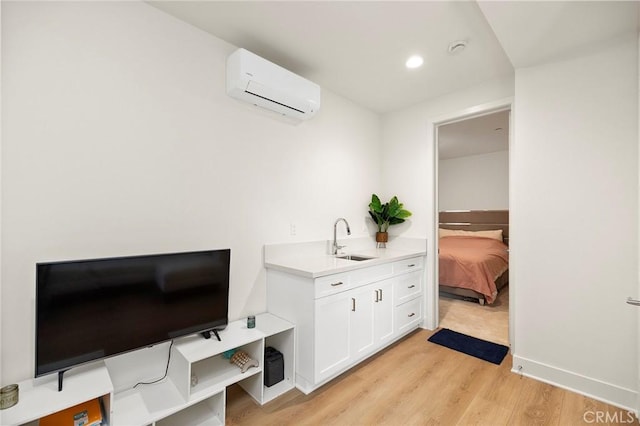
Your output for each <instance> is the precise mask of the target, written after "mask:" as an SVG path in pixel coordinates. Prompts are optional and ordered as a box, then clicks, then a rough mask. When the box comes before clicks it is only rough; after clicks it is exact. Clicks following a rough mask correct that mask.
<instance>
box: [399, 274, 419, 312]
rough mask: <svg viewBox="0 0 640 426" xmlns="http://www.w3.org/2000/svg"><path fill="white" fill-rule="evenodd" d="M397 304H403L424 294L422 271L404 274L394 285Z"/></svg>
mask: <svg viewBox="0 0 640 426" xmlns="http://www.w3.org/2000/svg"><path fill="white" fill-rule="evenodd" d="M393 293H394V298H395V304H396V306H397V305H401V304H403V303H405V302H408V301H409V300H411V299H415V298H416V297H418V296H419V295H421V294H422V271H415V272H411V273H409V274H404V275H402V276H400V277H398V278H396V279H395V283H394V285H393Z"/></svg>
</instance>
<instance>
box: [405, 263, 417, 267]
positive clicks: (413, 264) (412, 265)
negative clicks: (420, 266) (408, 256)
mask: <svg viewBox="0 0 640 426" xmlns="http://www.w3.org/2000/svg"><path fill="white" fill-rule="evenodd" d="M414 266H416V264H415V263H411V264H409V265H407V268H413V267H414Z"/></svg>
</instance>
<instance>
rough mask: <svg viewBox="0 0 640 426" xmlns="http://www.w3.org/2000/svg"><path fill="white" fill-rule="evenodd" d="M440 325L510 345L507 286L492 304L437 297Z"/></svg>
mask: <svg viewBox="0 0 640 426" xmlns="http://www.w3.org/2000/svg"><path fill="white" fill-rule="evenodd" d="M439 313H440V327H442V328H448V329H450V330H455V331H457V332H460V333H464V334H468V335H469V336H473V337H477V338H479V339H484V340H488V341H490V342H494V343H499V344H501V345H505V346H509V286H507V287H505V288H503V289H502V290H501V291H500V293H498V297H497V298H496V301H495V302H493V303H492V304H491V305H484V306H482V305H480V304H478V303H476V302H469V301H466V300H461V299H453V298H450V297H446V296H440V305H439Z"/></svg>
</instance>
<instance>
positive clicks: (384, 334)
mask: <svg viewBox="0 0 640 426" xmlns="http://www.w3.org/2000/svg"><path fill="white" fill-rule="evenodd" d="M393 283H394V280H393V279H390V280H385V281H381V282H379V283H376V284H374V285H373V287H374V289H375V300H374V305H373V307H374V315H373V318H374V326H373V329H374V330H375V336H374V341H375V342H374V344H375V345H376V346H384V345H386V344H387V343H388V342H391V341H392V340H393V338H394V336H395V332H396V330H395V317H394V310H393Z"/></svg>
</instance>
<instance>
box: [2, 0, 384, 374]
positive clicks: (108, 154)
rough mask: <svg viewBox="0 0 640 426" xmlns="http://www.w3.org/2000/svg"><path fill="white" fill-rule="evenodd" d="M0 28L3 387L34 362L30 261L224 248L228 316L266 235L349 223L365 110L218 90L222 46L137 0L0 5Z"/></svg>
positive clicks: (363, 187)
mask: <svg viewBox="0 0 640 426" xmlns="http://www.w3.org/2000/svg"><path fill="white" fill-rule="evenodd" d="M2 38H3V46H2V47H3V51H2V62H3V63H2V65H3V70H2V71H3V74H2V86H3V88H4V92H3V97H2V122H3V124H4V126H3V128H2V187H1V190H2V206H3V211H2V223H1V226H2V229H3V235H2V264H1V268H2V276H1V278H2V287H1V291H2V302H1V308H2V318H1V319H2V353H1V358H2V361H1V362H2V373H3V374H4V377H3V382H5V383H9V382H13V381H17V380H21V379H24V378H27V377H29V376H31V375H32V374H33V364H34V361H33V353H34V345H33V341H34V289H35V263H36V262H39V261H49V260H61V259H77V258H93V257H103V256H117V255H129V254H143V253H157V252H167V251H186V250H198V249H207V248H223V247H230V248H231V249H232V268H231V289H230V293H231V294H230V306H229V309H230V312H229V316H230V319H231V320H234V319H237V318H240V317H243V316H245V315H247V314H249V313H256V312H262V311H264V310H265V309H266V298H265V273H264V269H263V267H262V247H263V245H264V244H265V243H274V242H288V241H307V240H314V239H329V238H330V237H331V233H332V225H333V222H334V220H335V219H336V218H337V217H339V216H344V217H346V218H347V219H348V220H349V221H350V223H351V225H352V230H353V231H354V237H358V236H362V235H363V234H364V233H365V230H364V229H363V228H364V220H365V217H366V211H367V207H366V206H367V204H368V203H369V199H370V196H371V193H372V192H379V191H380V188H381V182H382V180H381V176H380V170H379V169H380V161H381V160H380V151H381V150H380V119H379V116H378V115H376V114H374V113H372V112H369V111H367V110H364V109H363V108H361V107H359V106H357V105H355V104H353V103H351V102H349V101H346V100H345V99H343V98H341V97H339V96H337V95H335V94H332V93H331V92H329V91H326V90H324V91H323V99H322V107H321V110H320V112H319V114H318V115H317V116H316V117H315V118H314V119H313V120H311V121H309V122H304V123H302V124H299V125H292V124H290V123H287V122H284V121H283V120H281V119H278V118H274V116H272V115H271V114H269V113H266V112H261V111H260V110H258V109H256V108H255V107H253V106H250V105H248V104H243V103H240V102H239V101H236V100H234V99H231V98H229V97H227V96H226V94H225V86H224V75H225V58H226V56H227V55H228V54H229V53H230V52H232V51H233V50H234V49H235V47H234V46H231V45H229V44H227V43H226V42H223V41H221V40H219V39H216V38H214V37H212V36H210V35H208V34H206V33H204V32H202V31H200V30H198V29H195V28H193V27H191V26H189V25H187V24H185V23H182V22H180V21H178V20H176V19H174V18H172V17H170V16H168V15H166V14H164V13H163V12H161V11H159V10H157V9H155V8H153V7H151V6H148V5H146V4H144V3H138V2H135V3H133V2H68V3H63V2H42V3H35V2H22V3H20V2H15V3H14V2H3V3H2ZM290 224H294V225H295V228H296V233H297V235H295V236H291V235H290Z"/></svg>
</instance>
